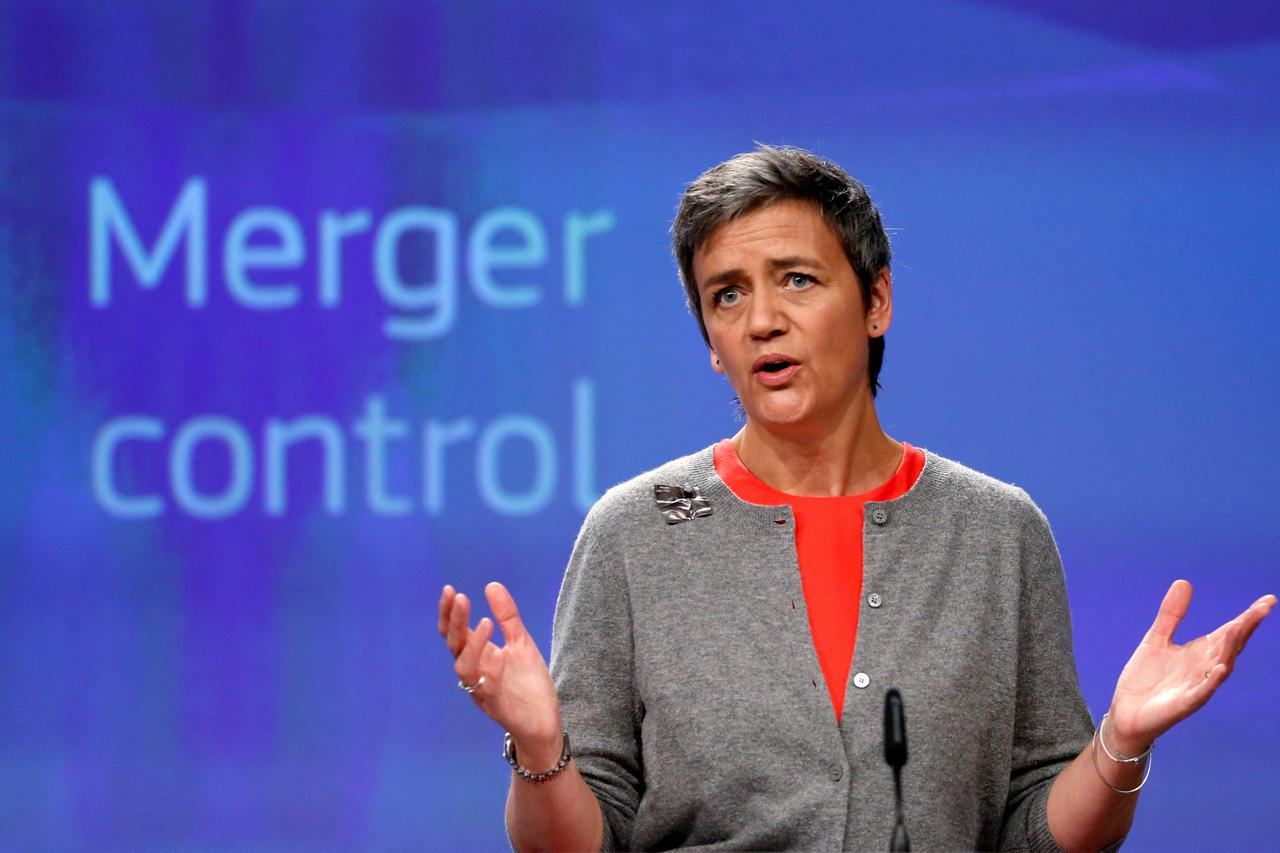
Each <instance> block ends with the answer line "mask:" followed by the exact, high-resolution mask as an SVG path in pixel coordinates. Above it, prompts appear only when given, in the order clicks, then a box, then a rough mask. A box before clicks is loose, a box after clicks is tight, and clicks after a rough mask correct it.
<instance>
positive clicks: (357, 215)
mask: <svg viewBox="0 0 1280 853" xmlns="http://www.w3.org/2000/svg"><path fill="white" fill-rule="evenodd" d="M372 222H373V217H372V216H370V215H369V211H367V210H363V209H362V210H353V211H352V212H350V213H334V212H333V211H329V210H326V211H325V212H324V213H322V214H320V304H321V305H323V306H324V307H325V308H332V307H334V306H335V305H337V304H338V303H339V302H341V301H342V238H343V237H349V236H351V235H352V234H359V233H361V232H363V231H368V230H369V226H370V224H371V223H372Z"/></svg>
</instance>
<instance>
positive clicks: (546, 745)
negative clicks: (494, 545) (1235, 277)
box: [440, 581, 563, 770]
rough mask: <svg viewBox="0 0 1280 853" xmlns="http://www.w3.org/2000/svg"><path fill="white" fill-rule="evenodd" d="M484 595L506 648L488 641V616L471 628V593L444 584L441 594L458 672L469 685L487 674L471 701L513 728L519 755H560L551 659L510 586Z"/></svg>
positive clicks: (443, 629)
mask: <svg viewBox="0 0 1280 853" xmlns="http://www.w3.org/2000/svg"><path fill="white" fill-rule="evenodd" d="M484 593H485V597H486V598H487V599H488V600H489V609H490V610H492V611H493V615H494V618H495V619H496V620H497V622H498V625H499V627H500V628H501V629H502V639H503V644H502V647H501V648H499V647H498V646H497V645H495V644H494V643H492V642H490V641H489V638H490V637H491V636H492V635H493V621H492V620H490V619H489V618H488V617H485V618H484V619H481V620H480V622H479V624H477V625H476V627H475V628H474V629H472V628H470V627H469V624H470V623H469V622H468V618H469V614H470V612H471V602H470V600H469V599H468V598H467V596H466V595H464V594H463V593H460V592H457V591H455V590H454V588H453V587H452V586H445V588H444V592H443V594H442V595H441V596H440V633H441V635H442V636H444V638H445V642H446V643H447V644H448V646H449V651H450V652H451V653H452V654H453V656H454V658H455V660H454V665H453V670H454V672H455V673H456V674H457V676H458V679H459V680H460V681H462V683H464V684H476V683H478V682H480V680H481V678H482V677H483V679H484V682H483V683H482V684H480V686H479V687H477V688H476V689H475V690H474V691H473V692H472V693H471V699H472V700H473V701H474V702H475V703H476V704H477V705H479V706H480V709H481V710H482V711H484V712H485V713H486V714H488V715H489V716H490V717H492V718H493V720H494V721H495V722H497V724H498V725H500V726H502V727H503V728H504V729H506V730H507V731H509V732H511V736H512V738H514V739H515V742H516V747H517V752H518V754H519V755H529V757H531V758H532V757H534V755H547V754H554V755H556V756H558V755H559V754H560V749H561V738H562V733H563V728H562V724H561V721H560V699H559V697H557V696H556V688H555V683H554V682H553V681H552V680H551V672H550V670H549V669H548V668H547V663H546V661H545V660H544V659H543V657H542V653H541V652H540V651H538V646H537V644H535V643H534V642H533V638H532V637H530V636H529V632H528V631H526V630H525V627H524V623H523V622H522V621H521V620H520V611H519V610H517V609H516V603H515V600H514V599H513V598H512V597H511V593H509V592H507V589H506V587H504V586H503V585H502V584H500V583H497V582H496V581H495V582H494V583H491V584H489V585H488V586H486V587H485V589H484ZM552 763H554V761H553V762H552ZM521 764H524V762H523V760H522V761H521ZM533 769H535V770H536V769H538V768H536V767H535V768H533ZM544 769H545V768H544Z"/></svg>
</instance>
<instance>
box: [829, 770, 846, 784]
mask: <svg viewBox="0 0 1280 853" xmlns="http://www.w3.org/2000/svg"><path fill="white" fill-rule="evenodd" d="M843 778H844V768H843V767H835V768H834V769H832V771H831V781H832V782H839V781H840V780H841V779H843Z"/></svg>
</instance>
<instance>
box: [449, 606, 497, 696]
mask: <svg viewBox="0 0 1280 853" xmlns="http://www.w3.org/2000/svg"><path fill="white" fill-rule="evenodd" d="M492 633H493V622H491V621H490V620H489V619H488V618H487V617H486V618H484V619H481V620H480V624H479V625H476V629H475V630H474V631H472V632H471V636H470V637H468V638H467V642H466V644H465V645H463V647H462V653H461V654H459V655H458V659H457V660H456V661H454V663H453V671H454V672H455V673H457V674H458V678H460V679H462V681H463V682H465V683H466V684H475V683H476V682H477V681H479V680H480V671H481V670H480V655H481V653H483V652H484V646H485V643H487V642H488V641H489V635H490V634H492Z"/></svg>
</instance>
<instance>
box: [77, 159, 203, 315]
mask: <svg viewBox="0 0 1280 853" xmlns="http://www.w3.org/2000/svg"><path fill="white" fill-rule="evenodd" d="M205 197H206V194H205V182H204V179H203V178H188V179H187V182H186V183H185V184H183V185H182V192H181V193H179V194H178V200H177V201H175V202H174V204H173V209H172V210H170V211H169V218H168V219H166V220H165V223H164V227H163V228H162V229H161V231H160V238H159V239H158V240H156V244H155V248H154V249H153V250H152V251H151V252H150V253H149V254H148V252H147V250H146V249H145V248H144V247H143V245H142V240H141V239H140V238H139V237H138V232H137V231H136V230H135V229H134V227H133V221H132V220H130V219H129V214H128V213H127V212H126V211H125V209H124V203H123V202H121V200H120V196H118V195H117V194H116V189H115V184H113V183H112V182H111V179H110V178H104V177H97V178H94V179H93V180H92V181H91V182H90V183H89V301H90V303H91V304H93V305H94V306H95V307H98V308H102V307H104V306H106V305H107V304H109V303H110V302H111V238H112V236H114V237H115V239H116V242H117V244H118V245H119V246H120V250H121V251H122V252H123V253H124V257H125V260H126V261H128V262H129V268H130V269H131V270H132V271H133V275H134V277H135V278H136V279H137V280H138V283H139V284H140V285H142V287H144V288H152V287H155V286H156V285H157V284H158V283H159V282H160V277H161V276H162V275H163V273H164V271H165V268H166V267H167V266H168V265H169V261H170V259H171V258H172V257H173V254H174V252H176V251H177V249H178V241H180V240H182V239H183V236H184V235H185V236H186V240H187V304H188V305H190V306H191V307H193V308H198V307H200V306H202V305H204V304H205V301H206V299H207V298H208V286H207V282H206V276H207V269H206V263H205V245H206V242H205V236H206V230H205V222H206V215H205V213H206V210H205Z"/></svg>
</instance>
